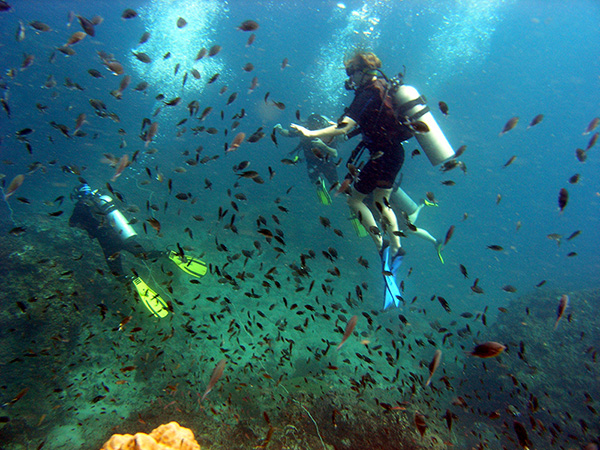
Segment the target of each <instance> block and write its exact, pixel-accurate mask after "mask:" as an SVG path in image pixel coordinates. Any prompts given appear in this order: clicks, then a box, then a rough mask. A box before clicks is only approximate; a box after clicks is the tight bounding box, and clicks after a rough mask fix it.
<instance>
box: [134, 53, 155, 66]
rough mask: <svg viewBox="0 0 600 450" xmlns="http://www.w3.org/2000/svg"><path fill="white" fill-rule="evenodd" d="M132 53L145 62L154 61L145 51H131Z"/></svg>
mask: <svg viewBox="0 0 600 450" xmlns="http://www.w3.org/2000/svg"><path fill="white" fill-rule="evenodd" d="M131 53H133V56H135V57H136V58H137V59H138V61H141V62H143V63H144V64H150V63H151V62H152V59H151V58H150V57H149V56H148V55H147V54H146V53H143V52H137V53H136V52H131Z"/></svg>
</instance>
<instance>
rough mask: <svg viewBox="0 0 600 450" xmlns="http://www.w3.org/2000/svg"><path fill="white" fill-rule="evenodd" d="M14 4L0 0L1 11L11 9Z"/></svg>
mask: <svg viewBox="0 0 600 450" xmlns="http://www.w3.org/2000/svg"><path fill="white" fill-rule="evenodd" d="M11 9H12V6H10V5H9V4H8V3H6V2H5V1H4V0H0V12H6V11H10V10H11Z"/></svg>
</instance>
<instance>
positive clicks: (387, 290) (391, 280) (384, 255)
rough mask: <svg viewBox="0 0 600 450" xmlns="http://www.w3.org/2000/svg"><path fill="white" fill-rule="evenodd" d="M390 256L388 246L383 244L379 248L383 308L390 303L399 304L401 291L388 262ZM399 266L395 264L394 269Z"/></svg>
mask: <svg viewBox="0 0 600 450" xmlns="http://www.w3.org/2000/svg"><path fill="white" fill-rule="evenodd" d="M389 256H390V247H389V246H385V247H384V248H383V249H382V250H381V263H382V273H383V282H384V295H383V309H384V310H385V309H387V308H388V307H389V306H390V305H391V304H392V303H393V304H394V305H395V306H396V307H398V305H399V304H400V299H401V298H402V293H401V292H400V288H399V287H398V285H397V284H396V279H395V276H394V274H393V273H392V270H391V267H390V264H389V262H388V260H389ZM399 267H400V264H398V265H397V267H396V270H398V268H399Z"/></svg>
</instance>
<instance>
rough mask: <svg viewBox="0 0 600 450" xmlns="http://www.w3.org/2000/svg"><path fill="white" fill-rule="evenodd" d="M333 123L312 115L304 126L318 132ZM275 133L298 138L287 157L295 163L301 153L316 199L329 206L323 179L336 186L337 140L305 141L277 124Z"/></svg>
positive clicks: (292, 130) (296, 133)
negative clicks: (314, 187)
mask: <svg viewBox="0 0 600 450" xmlns="http://www.w3.org/2000/svg"><path fill="white" fill-rule="evenodd" d="M333 123H334V122H331V121H329V120H328V119H327V118H325V117H323V116H321V115H320V114H315V113H313V114H311V115H310V116H308V118H307V119H306V122H305V124H304V125H305V126H306V128H308V129H309V130H318V129H320V128H324V127H327V126H329V125H332V124H333ZM275 131H277V132H278V133H279V134H280V135H282V136H284V137H299V138H300V142H299V143H298V145H297V146H296V148H295V149H294V150H292V151H291V152H290V153H289V155H290V156H293V157H294V159H293V161H294V162H296V161H297V160H298V154H299V153H300V152H303V154H304V159H305V160H306V172H307V174H308V179H309V180H310V182H311V183H312V184H313V185H315V186H316V188H317V198H318V200H319V202H321V203H322V204H323V205H331V203H332V202H331V196H330V195H329V190H328V189H327V187H326V186H325V179H327V181H328V182H329V185H330V186H333V185H337V184H338V174H337V167H336V164H335V162H334V161H333V158H337V156H338V152H337V150H336V148H335V147H336V146H337V139H335V138H331V139H326V142H323V140H321V139H319V138H315V139H307V138H306V137H304V136H302V134H301V133H299V132H298V131H296V130H294V129H291V130H286V129H285V128H283V127H282V126H281V124H279V123H278V124H277V125H275V126H274V127H273V132H275ZM324 178H325V179H324Z"/></svg>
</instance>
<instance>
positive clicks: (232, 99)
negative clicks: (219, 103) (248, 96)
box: [226, 92, 238, 105]
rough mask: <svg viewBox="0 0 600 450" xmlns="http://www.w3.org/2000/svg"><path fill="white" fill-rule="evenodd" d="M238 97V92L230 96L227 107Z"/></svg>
mask: <svg viewBox="0 0 600 450" xmlns="http://www.w3.org/2000/svg"><path fill="white" fill-rule="evenodd" d="M237 96H238V93H237V92H234V93H233V94H231V95H230V96H229V98H228V99H227V103H226V105H231V104H232V103H233V102H234V101H235V99H236V98H237Z"/></svg>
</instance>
